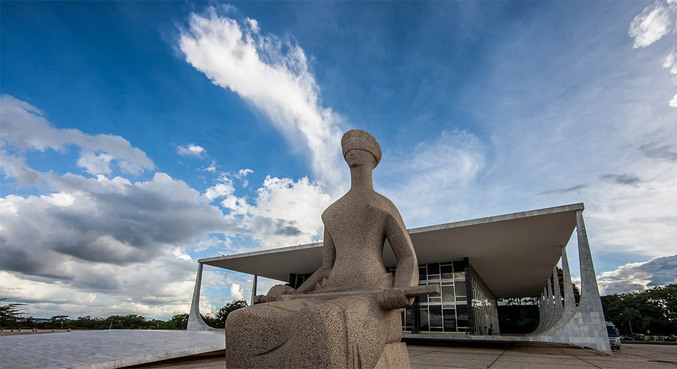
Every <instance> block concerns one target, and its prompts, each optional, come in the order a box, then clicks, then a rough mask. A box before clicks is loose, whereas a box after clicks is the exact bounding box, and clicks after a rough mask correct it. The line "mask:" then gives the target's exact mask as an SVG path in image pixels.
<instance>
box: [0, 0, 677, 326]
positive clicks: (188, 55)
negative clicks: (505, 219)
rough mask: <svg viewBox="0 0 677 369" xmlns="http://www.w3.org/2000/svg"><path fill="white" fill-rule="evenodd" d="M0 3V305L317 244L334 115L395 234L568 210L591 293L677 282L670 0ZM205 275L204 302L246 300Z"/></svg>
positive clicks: (122, 290)
mask: <svg viewBox="0 0 677 369" xmlns="http://www.w3.org/2000/svg"><path fill="white" fill-rule="evenodd" d="M0 7H1V9H0V10H1V12H0V17H1V19H0V20H1V22H0V24H1V25H0V27H1V32H0V41H1V42H0V60H1V63H0V92H1V93H2V98H1V104H2V106H1V109H0V113H1V114H2V115H1V116H0V181H1V183H2V186H1V187H0V196H1V197H0V240H1V242H2V260H1V263H2V265H1V266H2V270H1V271H0V281H1V283H0V297H7V298H9V299H10V300H12V301H21V302H27V303H28V304H29V305H28V306H27V308H26V311H27V313H28V314H31V315H34V316H40V317H42V316H47V317H48V316H51V315H55V314H60V313H64V314H69V315H71V316H72V317H77V316H80V315H94V316H107V315H110V314H126V313H136V314H142V315H145V316H148V317H161V318H167V317H170V316H171V315H173V314H178V313H184V312H187V311H188V307H189V301H190V296H191V295H192V286H193V281H194V276H195V269H196V266H197V263H196V262H195V260H196V259H198V258H202V257H207V256H214V255H217V254H230V253H236V252H243V251H252V250H257V249H264V248H275V247H283V246H288V245H295V244H300V243H309V242H314V241H319V240H320V239H321V235H322V232H321V231H322V224H321V221H320V218H319V215H320V213H321V211H322V210H323V209H324V208H325V207H326V206H327V205H328V204H330V203H331V202H332V201H334V200H335V199H336V198H338V197H339V196H340V195H341V194H342V193H343V192H344V191H346V190H347V186H348V170H347V167H346V166H345V164H344V163H342V158H341V157H340V147H339V140H340V137H341V134H342V132H344V131H346V130H348V129H351V128H361V129H364V130H367V131H369V132H371V133H372V134H373V135H374V136H375V137H376V138H377V139H378V140H379V142H380V143H381V146H382V148H383V158H384V160H383V161H382V162H381V163H380V165H379V167H378V168H377V169H376V171H375V173H374V179H375V187H376V190H377V191H379V192H381V193H383V194H384V195H386V196H387V197H389V198H391V199H392V200H393V202H394V203H395V204H396V205H397V206H398V207H399V209H400V211H401V213H402V216H403V218H404V220H405V222H406V224H407V226H408V227H418V226H425V225H432V224H438V223H445V222H450V221H457V220H464V219H470V218H476V217H483V216H490V215H497V214H503V213H511V212H516V211H524V210H530V209H536V208H541V207H549V206H557V205H563V204H569V203H575V202H585V204H586V211H585V213H584V214H585V217H586V223H587V226H588V232H589V237H590V242H591V246H592V250H593V257H594V259H595V264H596V271H597V273H598V278H599V281H600V287H601V288H602V290H603V292H606V293H614V292H627V291H633V290H642V289H645V288H647V287H650V286H653V285H664V284H668V283H675V282H677V241H676V240H677V210H675V206H674V204H675V203H677V124H676V122H677V46H676V45H677V42H676V41H677V36H676V34H677V4H676V3H675V2H674V0H670V1H665V0H663V1H649V2H640V1H637V2H585V1H582V2H523V1H521V2H431V3H427V2H417V3H413V2H393V3H381V2H379V3H371V2H345V3H343V2H331V3H310V2H289V3H287V2H275V3H270V2H234V3H217V2H211V3H205V2H199V3H179V2H94V3H85V2H2V3H0ZM571 254H573V252H570V259H571V262H572V264H574V265H575V263H576V262H577V258H576V255H571ZM574 273H577V272H576V268H575V267H574ZM204 283H205V287H204V292H203V295H204V298H203V300H204V301H203V306H202V310H203V311H204V312H209V311H215V310H216V309H218V307H220V306H222V305H223V304H224V303H225V302H227V301H229V300H231V299H233V298H238V297H241V296H244V297H247V296H249V294H250V281H249V276H246V275H241V274H236V273H229V272H221V271H218V270H214V269H207V271H206V275H205V278H204ZM271 283H273V282H272V281H266V282H264V283H263V286H262V287H261V289H262V290H263V289H265V288H266V287H267V286H270V285H271Z"/></svg>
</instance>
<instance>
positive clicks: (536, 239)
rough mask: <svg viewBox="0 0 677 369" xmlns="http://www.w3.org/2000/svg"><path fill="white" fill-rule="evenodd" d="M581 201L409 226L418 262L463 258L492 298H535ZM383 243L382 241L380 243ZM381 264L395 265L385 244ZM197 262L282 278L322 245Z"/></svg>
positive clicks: (307, 263) (309, 267)
mask: <svg viewBox="0 0 677 369" xmlns="http://www.w3.org/2000/svg"><path fill="white" fill-rule="evenodd" d="M583 209H584V206H583V204H582V203H578V204H571V205H564V206H557V207H552V208H546V209H538V210H530V211H524V212H518V213H512V214H505V215H499V216H493V217H486V218H480V219H473V220H465V221H460V222H454V223H447V224H440V225H434V226H429V227H421V228H413V229H410V230H409V234H410V236H411V241H412V242H413V244H414V248H415V249H416V255H417V257H418V262H419V264H425V263H435V262H444V261H450V260H454V259H460V258H464V257H467V258H468V260H469V262H470V265H472V267H473V268H475V270H476V271H477V273H478V274H479V275H480V276H481V277H482V279H483V280H484V282H485V283H486V285H487V287H488V288H489V289H490V290H491V291H492V292H493V293H494V295H495V296H496V297H499V298H501V297H526V296H538V295H539V294H540V293H541V291H542V289H543V286H544V285H545V284H546V281H547V280H548V278H549V277H550V276H551V274H552V267H553V266H554V265H556V264H557V263H558V262H559V259H560V257H561V255H562V247H564V246H566V244H567V243H568V241H569V238H570V237H571V234H572V232H573V230H574V229H575V227H576V211H579V210H583ZM386 243H387V242H386ZM383 255H384V261H385V263H386V266H394V265H395V264H396V260H395V257H394V256H393V254H392V250H391V249H390V247H389V245H386V246H385V248H384V254H383ZM198 261H199V262H200V263H204V264H206V265H211V266H215V267H219V268H224V269H229V270H233V271H238V272H242V273H248V274H255V275H259V276H263V277H266V278H272V279H277V280H281V281H287V280H288V279H289V274H290V273H296V274H306V273H312V272H314V271H315V270H316V269H317V268H319V267H320V265H321V263H322V243H321V242H319V243H313V244H308V245H299V246H291V247H283V248H279V249H272V250H263V251H256V252H250V253H243V254H236V255H226V256H218V257H213V258H206V259H200V260H198Z"/></svg>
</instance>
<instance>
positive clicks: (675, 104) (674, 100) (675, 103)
mask: <svg viewBox="0 0 677 369" xmlns="http://www.w3.org/2000/svg"><path fill="white" fill-rule="evenodd" d="M668 104H669V105H670V106H671V107H673V108H677V94H675V96H673V97H672V99H670V102H669V103H668Z"/></svg>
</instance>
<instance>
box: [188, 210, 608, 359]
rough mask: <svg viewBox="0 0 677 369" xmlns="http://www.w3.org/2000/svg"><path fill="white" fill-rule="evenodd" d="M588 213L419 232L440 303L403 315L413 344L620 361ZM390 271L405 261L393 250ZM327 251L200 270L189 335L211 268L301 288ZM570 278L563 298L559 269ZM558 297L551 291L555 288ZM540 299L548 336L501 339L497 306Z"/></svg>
mask: <svg viewBox="0 0 677 369" xmlns="http://www.w3.org/2000/svg"><path fill="white" fill-rule="evenodd" d="M583 209H584V206H583V204H572V205H564V206H558V207H552V208H546V209H538V210H531V211H525V212H519V213H512V214H505V215H498V216H493V217H487V218H480V219H473V220H467V221H461V222H455V223H447V224H440V225H435V226H430V227H422V228H415V229H410V230H409V234H410V237H411V240H412V243H413V245H414V249H415V250H416V254H417V258H418V261H419V263H420V264H419V285H431V284H436V285H439V286H440V293H439V294H435V295H427V296H420V297H417V298H416V299H415V301H414V304H413V306H411V307H409V308H406V309H402V329H403V331H404V336H405V337H406V338H410V339H415V338H424V339H440V340H453V339H462V340H482V341H508V342H515V341H536V342H561V343H569V344H574V345H578V346H582V347H589V348H593V349H597V350H600V351H602V352H605V353H608V354H610V353H611V348H610V346H609V341H608V336H607V333H606V326H605V324H604V315H603V312H602V305H601V300H600V297H599V292H598V290H597V280H596V277H595V272H594V267H593V264H592V257H591V254H590V247H589V245H588V239H587V232H586V229H585V224H584V222H583ZM574 234H575V239H576V240H577V246H578V250H577V251H578V254H579V261H580V270H581V284H582V286H581V300H580V303H579V304H578V305H576V303H575V301H574V296H573V289H572V288H571V275H570V272H569V265H568V261H567V253H566V246H567V244H569V243H570V242H569V240H570V239H571V238H572V235H574ZM383 258H384V263H385V265H384V266H385V267H386V269H387V270H389V271H390V272H394V271H395V269H394V266H395V265H396V263H397V261H396V259H395V257H394V255H393V254H392V251H391V250H390V247H389V246H388V245H387V241H386V245H385V247H384V255H383ZM321 260H322V243H316V244H310V245H300V246H292V247H286V248H280V249H275V250H265V251H257V252H251V253H245V254H238V255H227V256H219V257H215V258H207V259H201V260H198V263H199V266H198V275H197V278H196V286H195V292H194V295H193V306H192V308H191V314H190V317H189V329H206V328H204V327H205V326H206V325H204V323H203V322H201V319H200V315H199V308H198V307H199V289H200V283H201V282H200V281H201V274H202V265H204V264H206V265H210V266H214V267H219V268H225V269H229V270H233V271H239V272H243V273H248V274H252V275H253V276H254V278H253V281H254V285H253V286H252V298H253V296H254V295H255V294H256V292H257V291H256V281H257V276H264V277H267V278H272V279H277V280H280V281H284V282H286V283H289V285H290V286H292V287H298V286H300V285H301V284H302V283H303V282H304V281H305V280H306V278H308V277H309V276H310V275H311V274H312V273H313V272H314V271H315V270H316V269H317V268H318V267H319V266H320V264H321ZM558 264H561V267H562V270H563V272H564V285H565V286H568V288H567V287H565V289H564V291H560V289H559V283H553V282H554V281H558V279H557V265H558ZM548 287H550V288H548ZM507 298H522V299H523V298H535V299H537V300H538V307H539V317H540V321H539V326H538V328H537V329H536V330H535V331H534V332H532V333H531V334H529V335H505V334H501V332H500V327H499V316H498V307H497V300H498V299H507Z"/></svg>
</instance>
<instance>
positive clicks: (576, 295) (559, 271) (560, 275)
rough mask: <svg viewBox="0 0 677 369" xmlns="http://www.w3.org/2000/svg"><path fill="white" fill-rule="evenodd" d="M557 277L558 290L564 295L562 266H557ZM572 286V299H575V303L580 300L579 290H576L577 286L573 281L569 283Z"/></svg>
mask: <svg viewBox="0 0 677 369" xmlns="http://www.w3.org/2000/svg"><path fill="white" fill-rule="evenodd" d="M557 279H558V280H559V290H560V292H561V293H562V296H564V271H563V270H562V268H560V267H557ZM571 285H572V286H573V287H574V300H576V305H578V302H579V301H580V300H581V291H579V290H578V287H576V285H575V284H574V283H572V284H571Z"/></svg>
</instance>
